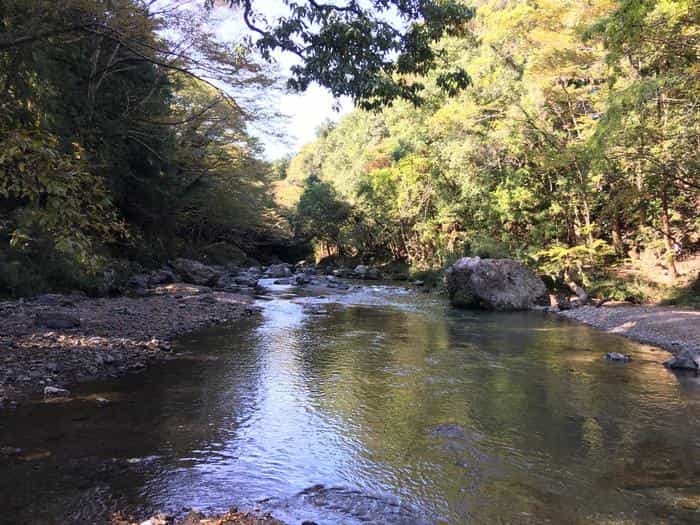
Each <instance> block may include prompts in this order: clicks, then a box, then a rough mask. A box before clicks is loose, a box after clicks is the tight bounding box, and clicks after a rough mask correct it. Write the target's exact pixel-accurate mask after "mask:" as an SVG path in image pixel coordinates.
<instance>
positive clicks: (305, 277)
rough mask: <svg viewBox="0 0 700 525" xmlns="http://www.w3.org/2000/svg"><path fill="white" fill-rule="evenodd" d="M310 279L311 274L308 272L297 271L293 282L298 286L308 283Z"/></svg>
mask: <svg viewBox="0 0 700 525" xmlns="http://www.w3.org/2000/svg"><path fill="white" fill-rule="evenodd" d="M311 280H312V279H311V274H308V273H299V274H297V275H295V276H294V282H295V283H296V284H297V285H299V286H301V285H304V284H309V283H310V282H311Z"/></svg>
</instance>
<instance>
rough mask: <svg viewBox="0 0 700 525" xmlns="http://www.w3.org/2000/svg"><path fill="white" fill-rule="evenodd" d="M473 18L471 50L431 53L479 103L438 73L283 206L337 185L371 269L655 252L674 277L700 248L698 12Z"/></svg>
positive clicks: (318, 161)
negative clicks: (461, 74) (420, 94)
mask: <svg viewBox="0 0 700 525" xmlns="http://www.w3.org/2000/svg"><path fill="white" fill-rule="evenodd" d="M473 5H474V6H475V7H476V11H475V16H474V18H473V19H472V20H471V21H470V22H469V24H468V26H467V31H466V33H465V34H463V35H456V36H455V35H452V36H447V37H444V38H442V39H440V40H439V41H438V42H437V43H436V44H434V46H435V47H436V49H439V52H440V53H441V54H443V55H444V56H445V57H447V62H448V63H449V64H450V66H449V67H459V68H461V69H463V70H465V71H466V72H467V73H468V74H469V76H470V78H471V81H472V84H471V86H470V87H469V88H468V89H466V90H464V91H462V92H460V93H458V94H457V95H456V96H454V97H448V96H446V94H445V93H444V92H443V91H442V90H441V89H440V86H439V81H438V78H439V75H440V74H441V72H442V70H441V69H440V67H438V68H436V70H434V71H431V72H429V73H426V74H424V75H422V76H421V77H419V79H418V82H420V83H422V84H424V85H425V90H424V93H425V103H424V104H423V105H422V106H420V107H414V106H413V105H411V104H407V103H404V102H397V103H396V104H394V106H393V107H391V108H385V109H383V110H381V111H380V112H366V111H362V110H357V111H355V112H354V113H352V114H350V115H349V116H347V117H345V118H344V119H342V120H341V121H340V122H339V123H338V125H337V126H335V128H334V129H333V130H332V131H330V132H329V133H327V134H325V135H322V136H319V138H318V139H317V140H316V141H315V142H314V143H312V144H309V145H307V146H305V147H304V148H303V149H302V150H301V152H300V153H299V155H298V156H297V157H296V158H294V159H292V161H291V162H290V164H289V168H288V172H287V177H286V179H285V180H284V181H283V182H282V183H280V184H278V186H279V192H278V194H279V196H280V200H281V201H282V202H285V203H286V205H288V206H294V198H295V195H298V194H299V188H301V185H303V181H304V180H305V178H306V177H309V176H314V177H318V178H319V179H320V180H323V181H327V182H328V183H330V184H332V185H333V186H334V187H335V188H336V189H337V191H338V193H339V195H340V196H341V197H342V198H343V199H345V201H346V202H347V203H348V204H349V205H351V206H352V208H353V211H352V216H353V217H355V218H357V217H361V218H362V222H361V224H360V225H358V224H357V223H356V222H355V223H353V224H348V225H347V226H346V227H345V228H346V230H347V231H348V232H353V233H352V235H346V236H344V237H343V236H341V238H342V239H343V240H344V242H345V243H346V245H345V246H344V247H343V248H342V249H343V250H344V251H346V252H354V253H357V254H358V255H361V256H364V257H373V256H377V255H378V254H381V253H387V252H389V253H390V254H391V256H392V257H394V258H402V259H405V260H407V261H409V262H410V263H411V264H414V265H416V266H418V267H423V268H430V267H441V266H443V265H445V264H446V263H448V262H449V261H450V260H452V258H454V257H457V256H460V255H463V254H468V253H472V254H480V255H491V256H505V255H508V256H516V257H521V258H529V259H530V260H531V261H533V262H534V263H535V264H538V265H539V266H540V268H542V270H543V271H546V272H552V273H555V274H557V273H558V272H563V273H564V272H566V271H569V272H571V271H572V270H576V269H583V268H585V267H590V266H591V265H595V264H596V263H600V262H602V261H607V262H611V261H612V260H614V259H617V260H624V259H625V258H627V257H630V256H632V257H636V256H639V254H640V253H641V252H643V251H645V252H651V253H655V254H656V257H657V258H658V259H659V261H660V263H661V264H662V265H663V266H664V267H665V268H666V269H667V271H668V272H669V275H670V276H671V277H672V278H673V277H674V276H675V274H676V269H675V262H674V261H675V258H676V257H678V256H679V255H682V254H683V253H689V252H694V251H696V250H697V247H698V242H699V241H700V237H699V234H698V231H699V226H700V225H699V223H698V216H700V213H699V211H700V209H699V208H698V206H699V205H700V203H699V202H698V194H699V192H698V190H699V188H700V179H699V173H700V170H699V169H698V168H699V166H698V160H699V159H700V157H698V155H697V152H698V150H699V147H700V128H699V127H698V125H699V122H700V118H699V117H700V111H699V109H700V98H699V97H700V82H699V81H698V79H699V78H700V76H699V75H698V72H699V71H700V70H699V69H698V67H699V66H698V65H699V64H700V62H699V61H698V51H699V50H700V32H699V29H698V28H699V27H700V23H699V22H700V8H699V7H698V5H697V2H690V1H686V0H658V1H656V0H649V1H644V2H638V1H633V0H620V1H617V0H594V1H589V2H578V1H574V0H571V1H561V0H557V1H554V0H551V1H538V2H529V1H524V2H523V1H503V0H478V1H475V2H473ZM295 188H296V189H295ZM577 273H580V272H577Z"/></svg>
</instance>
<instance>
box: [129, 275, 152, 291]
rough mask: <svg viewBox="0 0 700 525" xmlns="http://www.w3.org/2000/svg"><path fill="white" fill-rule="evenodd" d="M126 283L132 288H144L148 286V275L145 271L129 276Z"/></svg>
mask: <svg viewBox="0 0 700 525" xmlns="http://www.w3.org/2000/svg"><path fill="white" fill-rule="evenodd" d="M126 284H127V286H128V287H129V288H131V289H132V290H142V289H144V288H148V275H146V274H143V273H138V274H136V275H132V276H131V277H129V280H128V281H127V283H126Z"/></svg>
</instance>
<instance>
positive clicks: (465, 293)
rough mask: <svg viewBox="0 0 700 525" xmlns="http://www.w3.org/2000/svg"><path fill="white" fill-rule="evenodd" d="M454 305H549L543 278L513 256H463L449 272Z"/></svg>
mask: <svg viewBox="0 0 700 525" xmlns="http://www.w3.org/2000/svg"><path fill="white" fill-rule="evenodd" d="M445 284H446V285H447V291H448V293H449V295H450V302H451V303H452V305H453V306H458V307H462V308H486V309H488V310H500V311H504V310H527V309H530V308H533V307H534V306H547V305H548V304H549V295H548V293H547V288H546V286H545V285H544V283H543V282H542V279H540V278H539V277H537V276H536V275H535V274H534V273H533V272H532V271H531V270H529V269H528V268H527V267H525V266H523V265H522V264H520V263H519V262H517V261H513V260H511V259H481V258H480V257H463V258H461V259H460V260H458V261H457V262H456V263H454V264H453V265H452V266H451V267H450V268H448V269H447V271H446V272H445Z"/></svg>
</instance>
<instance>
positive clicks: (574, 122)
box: [0, 0, 700, 298]
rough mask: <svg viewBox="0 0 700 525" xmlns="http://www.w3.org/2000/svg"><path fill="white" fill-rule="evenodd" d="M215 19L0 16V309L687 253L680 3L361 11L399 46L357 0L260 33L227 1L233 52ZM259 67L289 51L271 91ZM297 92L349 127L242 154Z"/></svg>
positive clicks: (593, 265)
mask: <svg viewBox="0 0 700 525" xmlns="http://www.w3.org/2000/svg"><path fill="white" fill-rule="evenodd" d="M215 4H217V3H216V2H202V3H199V4H198V5H197V6H195V8H194V9H192V8H188V9H183V8H182V5H181V4H180V3H179V2H153V1H151V2H146V1H140V0H129V1H122V2H107V1H100V0H70V1H68V2H64V3H63V4H62V7H61V9H52V6H53V2H50V1H48V0H33V1H30V2H27V1H21V0H10V1H7V2H3V4H2V6H1V7H0V35H2V38H1V39H0V81H1V82H2V84H3V89H2V91H1V92H0V105H1V107H2V111H1V112H0V142H1V143H2V147H1V148H0V210H1V212H0V213H1V215H0V243H1V245H2V250H0V293H2V294H5V295H14V296H19V295H26V294H31V293H36V292H39V291H43V290H49V289H57V290H70V289H82V290H86V291H88V292H90V293H101V292H104V291H105V288H109V287H110V286H112V285H111V284H109V283H107V284H105V275H109V276H112V277H110V279H112V280H115V279H116V280H119V278H120V277H119V276H121V275H125V276H126V275H129V273H132V272H133V271H134V267H146V268H148V267H155V266H157V265H158V264H160V263H161V262H162V261H164V260H167V259H169V258H171V257H174V256H183V255H184V256H189V257H193V258H199V259H202V260H205V261H208V262H212V263H216V262H222V261H235V262H238V263H241V264H243V263H245V262H246V261H247V262H248V263H251V264H254V263H255V262H256V260H258V259H263V260H264V261H267V260H268V259H270V258H281V259H285V260H286V259H294V258H301V257H303V256H304V255H305V254H307V253H308V249H309V248H308V246H309V243H312V244H313V246H314V247H315V249H316V254H317V256H324V255H331V254H332V255H335V256H340V257H348V258H351V259H353V260H360V261H364V262H372V263H388V262H391V261H401V262H404V263H406V264H408V265H409V266H410V267H411V268H412V269H413V270H414V271H416V272H420V271H427V270H439V269H441V268H443V267H445V266H446V265H447V264H449V263H450V262H451V261H453V260H454V259H456V258H457V257H459V256H462V255H465V254H471V255H481V256H490V257H506V256H507V257H513V258H517V259H521V260H523V261H526V262H528V263H529V264H531V265H534V266H535V267H537V268H538V269H539V270H540V272H541V273H542V274H546V275H550V276H552V278H553V279H554V280H555V281H556V280H570V281H578V282H579V283H582V284H586V285H589V284H590V283H591V279H592V278H593V276H595V275H598V274H599V273H600V270H601V269H603V270H605V271H606V272H607V270H609V269H610V268H613V267H614V266H615V265H618V264H628V263H630V261H632V262H634V261H640V260H641V261H645V262H648V263H649V264H650V265H651V267H652V268H656V269H657V270H658V269H659V268H662V271H663V272H664V275H666V276H668V281H669V282H670V283H671V284H673V283H674V282H676V280H677V277H678V275H679V273H683V272H682V271H679V270H678V264H679V262H681V261H683V260H684V259H687V258H688V257H690V256H692V255H693V254H694V253H695V252H697V249H698V243H699V242H700V237H699V234H698V230H699V228H698V226H699V223H698V220H699V219H698V215H699V214H698V210H699V206H700V204H699V202H698V193H699V188H700V180H699V179H700V177H699V175H698V164H699V162H700V159H699V157H698V155H697V151H698V149H699V147H700V123H699V119H698V115H699V113H700V112H699V104H700V81H699V79H700V66H699V64H698V60H697V58H698V49H699V45H700V44H699V43H700V30H699V29H698V27H699V26H698V22H699V20H700V8H699V7H698V5H697V3H695V2H692V1H690V0H658V1H656V0H589V1H586V2H580V1H574V0H562V1H559V0H557V1H554V0H538V1H505V0H474V1H470V2H378V3H377V4H376V6H375V7H376V8H377V11H383V10H389V9H394V10H395V11H396V12H398V13H399V14H400V15H401V16H402V17H403V20H405V21H409V22H410V21H415V20H417V19H420V23H413V25H410V24H409V26H408V27H409V29H408V30H406V31H405V32H404V33H401V32H397V30H396V29H395V28H393V27H392V26H391V25H390V24H388V23H387V22H385V21H384V20H383V19H382V18H381V17H379V16H378V15H374V14H371V10H370V9H365V8H364V7H362V2H359V3H357V2H351V3H350V4H349V6H350V7H348V8H347V9H338V8H337V7H334V6H332V5H330V4H329V5H325V4H318V3H316V2H311V3H308V4H307V3H295V2H291V3H288V6H289V7H290V9H291V13H292V14H291V15H290V16H289V18H287V19H285V21H284V23H283V24H280V25H279V26H276V27H274V28H272V29H270V28H269V27H267V26H262V25H261V24H262V22H261V20H262V18H261V17H260V16H259V15H258V14H257V13H256V11H255V10H254V7H255V3H254V2H253V3H251V2H247V1H235V0H234V1H232V2H229V3H228V4H230V5H231V6H232V7H233V8H234V9H238V10H239V12H240V14H241V17H242V19H243V21H244V22H245V24H246V26H247V27H248V29H249V30H250V32H251V33H252V34H253V35H255V36H256V37H257V38H250V37H246V38H241V39H240V41H238V42H235V43H230V42H229V43H222V42H221V41H220V40H219V39H217V38H215V35H214V32H213V30H212V24H210V23H209V22H210V17H211V16H212V13H213V10H214V8H215V7H216V5H215ZM219 4H222V3H221V2H220V3H219ZM223 4H227V3H226V2H224V3H223ZM314 24H315V26H316V27H320V28H321V30H320V31H316V32H312V31H309V30H308V27H310V26H314ZM367 37H371V38H367ZM274 50H282V51H284V52H288V53H291V54H294V55H297V56H298V57H300V59H301V61H300V65H298V66H295V68H294V69H293V72H292V76H291V78H289V79H286V80H287V85H286V86H284V80H285V79H284V78H282V77H281V76H280V73H279V70H278V69H276V68H275V66H274V65H273V64H272V63H271V52H272V51H274ZM387 57H389V58H387ZM314 82H316V83H319V84H321V85H323V86H325V87H327V88H329V89H330V91H331V92H332V94H333V95H335V96H341V95H348V96H350V97H351V98H352V100H353V101H354V103H355V107H356V108H357V109H355V110H354V111H353V112H352V113H351V114H349V115H346V116H344V117H343V118H342V119H341V120H340V121H339V122H337V123H333V122H330V121H329V123H328V124H327V125H325V126H323V127H322V129H319V131H318V138H317V140H316V141H315V142H313V143H311V144H308V145H306V146H305V147H303V148H302V150H301V151H300V152H299V153H298V154H297V155H295V156H294V157H293V158H290V159H280V160H277V161H274V162H271V161H269V160H266V159H265V158H264V154H263V151H262V147H261V144H260V140H259V139H258V138H257V137H256V136H254V135H253V134H252V133H251V131H250V130H251V125H253V124H255V125H257V126H261V127H263V128H264V127H266V126H267V127H269V128H274V127H275V124H274V122H275V119H276V118H277V117H278V116H277V115H275V114H273V112H272V111H271V110H270V109H269V106H266V98H265V94H271V93H274V92H276V91H281V90H284V89H296V90H303V89H305V88H306V87H308V86H309V85H310V84H311V83H314ZM292 262H294V261H292ZM603 273H604V274H605V275H606V276H607V275H608V274H609V272H607V273H605V272H603ZM618 280H619V279H618ZM684 283H685V281H684ZM614 291H615V290H613V291H610V290H608V292H609V293H613V292H614ZM619 293H621V294H622V295H623V296H624V297H623V298H626V297H628V296H634V295H635V294H636V295H637V296H640V297H641V296H643V295H644V293H646V292H642V291H640V289H638V288H637V289H630V288H629V287H627V288H624V289H623V290H622V291H619Z"/></svg>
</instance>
